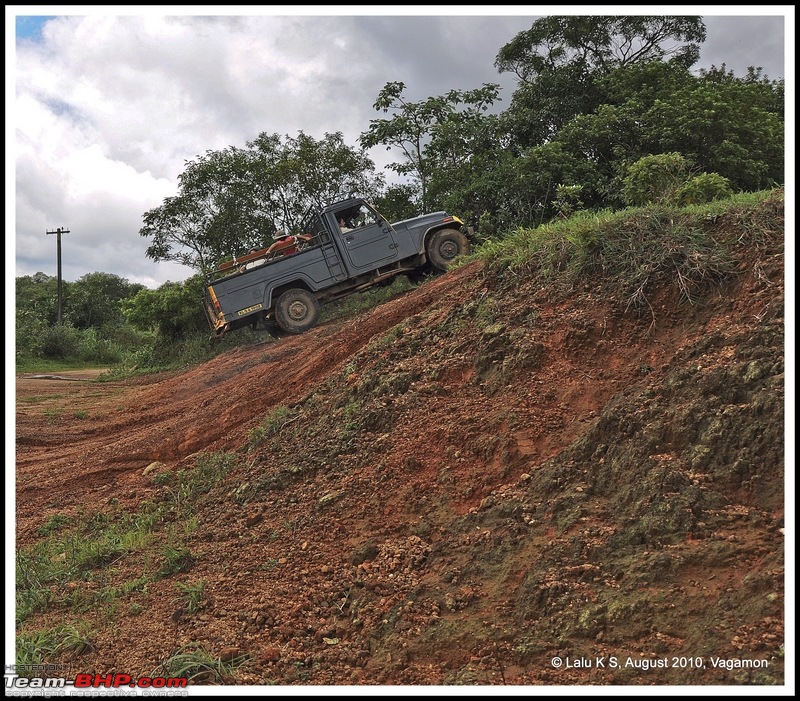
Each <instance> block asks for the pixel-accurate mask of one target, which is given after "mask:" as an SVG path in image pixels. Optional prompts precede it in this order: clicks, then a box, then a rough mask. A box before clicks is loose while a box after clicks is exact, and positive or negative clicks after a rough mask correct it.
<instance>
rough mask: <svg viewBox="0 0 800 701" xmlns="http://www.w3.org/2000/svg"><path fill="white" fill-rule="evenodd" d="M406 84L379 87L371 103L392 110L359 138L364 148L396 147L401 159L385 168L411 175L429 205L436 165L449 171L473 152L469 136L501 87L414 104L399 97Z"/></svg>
mask: <svg viewBox="0 0 800 701" xmlns="http://www.w3.org/2000/svg"><path fill="white" fill-rule="evenodd" d="M405 88H406V85H405V83H403V82H400V81H396V82H390V83H386V85H384V86H383V89H382V90H381V91H380V93H379V94H378V98H377V100H376V101H375V104H374V105H373V107H374V108H375V109H376V110H378V111H381V112H384V113H389V112H393V113H394V114H393V115H392V117H390V118H389V119H373V120H371V121H370V125H369V128H368V129H367V131H366V132H364V133H363V134H362V135H361V137H360V139H359V141H360V143H361V145H362V146H363V147H364V148H372V147H374V146H379V145H383V146H385V147H386V150H387V151H390V150H391V149H392V148H398V149H400V151H401V153H402V155H403V160H402V161H399V162H396V163H391V164H389V168H391V169H392V170H393V171H395V172H396V173H398V174H399V175H409V176H411V177H412V178H413V180H414V182H415V183H416V184H418V185H419V193H420V205H421V207H422V208H423V209H429V208H430V206H431V201H430V195H429V188H430V183H431V180H432V178H433V177H434V173H435V171H436V169H437V168H441V169H445V170H451V169H452V168H453V167H454V166H458V165H461V164H463V163H464V162H465V161H466V160H467V159H468V158H469V156H470V154H471V153H472V151H473V148H472V143H471V138H470V137H471V135H472V134H473V133H474V129H475V126H476V125H480V123H481V116H482V115H483V113H484V112H485V111H486V110H487V109H489V107H491V105H492V104H493V103H494V101H495V100H496V99H497V96H498V92H499V89H500V88H499V86H498V85H496V84H494V83H486V84H484V85H483V86H482V87H480V88H478V89H476V90H468V91H461V90H451V91H450V92H448V93H447V94H446V95H443V96H440V97H429V98H427V99H425V100H421V101H419V102H410V101H409V100H407V99H406V98H405V97H403V92H404V91H405ZM459 106H462V108H461V109H458V108H459Z"/></svg>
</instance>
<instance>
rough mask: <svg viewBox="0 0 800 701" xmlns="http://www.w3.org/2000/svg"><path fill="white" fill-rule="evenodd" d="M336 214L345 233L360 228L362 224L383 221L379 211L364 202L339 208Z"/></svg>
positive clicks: (366, 224) (367, 224)
mask: <svg viewBox="0 0 800 701" xmlns="http://www.w3.org/2000/svg"><path fill="white" fill-rule="evenodd" d="M335 216H336V221H337V223H338V224H339V228H340V229H341V230H342V232H343V233H344V232H347V231H352V230H353V229H359V228H361V227H362V226H369V225H370V224H377V223H378V222H380V221H381V217H380V216H379V215H378V213H377V212H376V211H375V210H373V209H371V208H370V207H368V206H367V205H366V204H363V203H362V204H358V205H355V206H352V207H348V208H347V209H342V210H339V211H337V212H336V213H335Z"/></svg>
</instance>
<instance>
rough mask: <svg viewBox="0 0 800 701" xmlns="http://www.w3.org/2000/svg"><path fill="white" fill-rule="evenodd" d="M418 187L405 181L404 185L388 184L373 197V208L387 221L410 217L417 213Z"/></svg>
mask: <svg viewBox="0 0 800 701" xmlns="http://www.w3.org/2000/svg"><path fill="white" fill-rule="evenodd" d="M418 199H419V189H418V188H417V187H416V186H415V185H413V184H409V183H406V184H404V185H390V186H389V187H388V188H387V189H386V191H385V192H384V193H383V194H381V195H378V196H377V197H375V198H374V200H373V202H372V203H373V204H374V205H375V208H376V209H377V210H378V211H379V212H380V213H381V214H382V215H383V216H384V217H386V218H387V219H389V221H393V222H397V221H401V220H403V219H410V218H411V217H414V216H416V215H417V214H419V211H418V208H417V204H416V203H417V201H418Z"/></svg>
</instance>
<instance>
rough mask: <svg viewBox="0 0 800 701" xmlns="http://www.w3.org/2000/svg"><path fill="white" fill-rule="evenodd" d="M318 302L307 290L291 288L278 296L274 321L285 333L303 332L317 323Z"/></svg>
mask: <svg viewBox="0 0 800 701" xmlns="http://www.w3.org/2000/svg"><path fill="white" fill-rule="evenodd" d="M318 320H319V302H318V301H317V299H316V297H314V295H312V294H311V293H310V292H308V291H307V290H302V289H292V290H287V291H286V292H284V293H283V294H282V295H281V296H280V297H278V302H277V304H276V305H275V322H276V323H277V324H278V326H279V327H280V328H281V329H282V330H283V331H285V332H286V333H303V332H304V331H308V330H309V329H310V328H313V327H314V326H316V325H317V321H318Z"/></svg>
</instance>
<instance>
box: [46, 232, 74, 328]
mask: <svg viewBox="0 0 800 701" xmlns="http://www.w3.org/2000/svg"><path fill="white" fill-rule="evenodd" d="M47 233H48V234H57V239H58V321H57V322H56V323H57V324H58V325H59V326H61V234H68V233H69V229H62V228H61V227H60V226H59V227H58V228H57V229H56V230H55V231H48V232H47Z"/></svg>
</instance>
